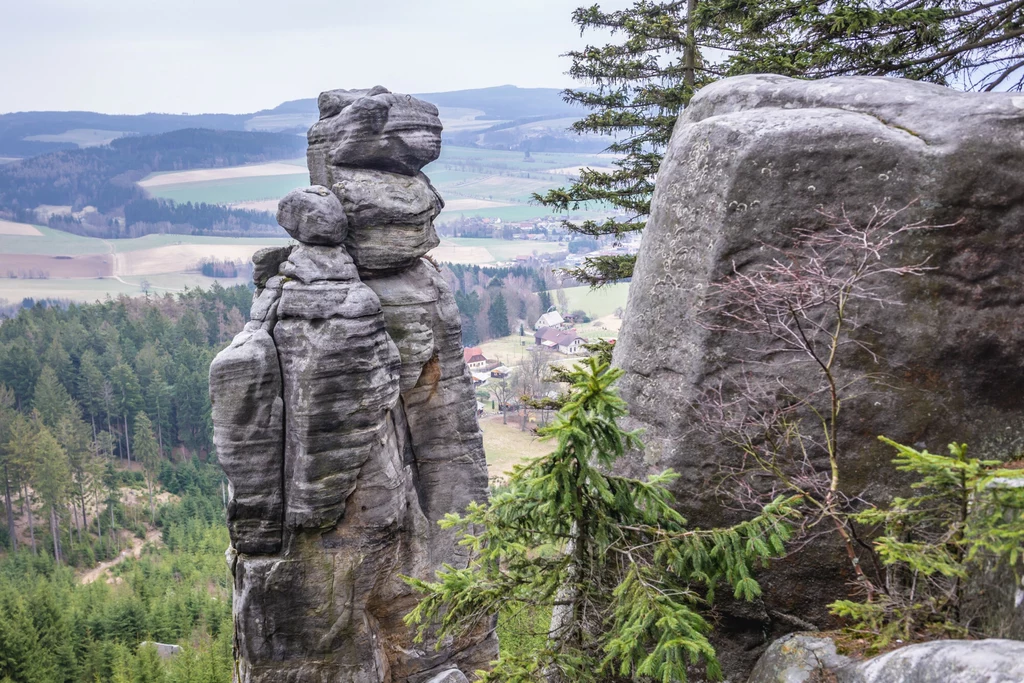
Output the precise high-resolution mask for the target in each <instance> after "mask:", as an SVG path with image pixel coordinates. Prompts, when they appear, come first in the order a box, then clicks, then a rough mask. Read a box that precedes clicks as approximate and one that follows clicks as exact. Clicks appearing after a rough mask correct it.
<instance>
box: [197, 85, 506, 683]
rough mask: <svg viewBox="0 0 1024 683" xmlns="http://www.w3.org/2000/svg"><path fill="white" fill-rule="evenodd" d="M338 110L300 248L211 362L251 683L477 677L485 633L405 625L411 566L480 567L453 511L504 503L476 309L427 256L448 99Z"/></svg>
mask: <svg viewBox="0 0 1024 683" xmlns="http://www.w3.org/2000/svg"><path fill="white" fill-rule="evenodd" d="M319 102H320V112H321V120H320V121H319V122H317V123H316V124H315V125H314V126H313V127H312V128H311V129H310V132H309V156H308V160H309V169H310V177H311V181H312V182H313V183H314V184H313V185H312V186H311V187H309V188H304V189H300V190H296V191H294V192H292V193H290V194H289V195H287V196H286V197H285V198H284V199H282V200H281V202H280V205H279V209H278V221H279V222H280V224H281V225H282V227H284V228H285V230H287V231H288V233H289V234H290V235H291V236H292V237H293V238H295V240H296V241H297V242H298V244H297V245H292V246H288V247H283V248H270V249H265V250H262V251H260V252H258V253H257V254H256V255H254V257H253V263H254V280H255V283H256V286H257V290H256V294H255V296H254V301H253V306H252V311H251V319H250V322H248V323H247V324H246V326H245V329H244V330H243V331H242V332H241V333H239V335H238V336H237V337H235V339H234V341H233V342H232V343H231V345H230V346H229V347H228V348H227V349H225V350H224V351H222V352H221V353H220V354H219V355H218V356H217V357H216V359H215V360H214V362H213V364H212V366H211V368H210V394H211V399H212V405H213V424H214V443H215V445H216V448H217V453H218V457H219V459H220V462H221V464H222V466H223V467H224V471H225V472H226V473H227V476H228V479H229V482H230V500H229V503H228V525H229V529H230V532H231V549H230V550H229V563H230V565H231V569H232V574H233V576H234V585H235V587H234V612H235V649H236V658H237V662H238V666H237V674H236V677H237V680H238V681H240V682H244V683H270V682H271V681H273V682H275V683H277V682H294V683H307V682H308V683H321V682H322V683H327V682H328V681H330V682H331V683H335V682H346V683H391V682H395V683H397V682H398V681H411V682H413V683H418V682H421V681H428V680H431V679H434V678H435V677H441V678H443V677H444V676H455V675H456V674H457V673H458V672H457V670H456V669H461V670H462V671H470V672H471V671H473V670H474V669H476V668H479V667H481V666H484V665H486V663H487V662H488V661H490V660H491V659H494V658H495V657H496V654H497V648H496V643H495V640H494V638H493V636H491V635H488V633H487V631H486V630H482V631H481V633H480V634H479V636H478V637H476V638H472V639H469V640H467V641H466V642H452V643H443V644H442V647H441V648H440V649H435V648H434V647H433V644H427V645H421V644H416V643H414V642H413V640H412V632H411V630H410V629H408V628H406V627H405V625H404V624H403V622H402V618H403V617H404V616H405V614H407V613H408V611H409V610H410V609H411V608H412V607H413V606H414V605H415V602H416V596H415V595H414V594H413V593H412V592H411V591H410V589H409V588H408V587H407V586H406V585H405V583H404V582H403V581H402V580H401V578H400V577H401V576H403V575H405V576H415V577H421V578H432V577H433V574H434V572H435V571H436V570H437V569H439V568H440V567H441V565H442V564H444V563H448V564H452V565H454V566H465V564H466V562H467V560H468V558H467V556H466V554H465V551H464V550H463V549H462V548H460V547H459V546H457V545H456V544H455V543H454V539H453V537H452V535H451V534H450V533H449V532H445V531H442V530H441V529H440V527H439V526H438V524H437V522H438V520H440V519H441V518H442V517H443V516H444V515H445V514H447V513H449V512H458V511H461V510H463V509H464V508H465V507H466V505H467V504H468V503H470V502H471V501H474V500H483V499H484V498H485V497H486V495H487V471H486V465H485V462H484V454H483V444H482V439H481V434H480V430H479V427H478V425H477V421H476V398H475V396H474V394H473V391H472V385H471V382H470V379H469V373H468V370H467V368H466V365H465V363H464V361H463V357H462V345H461V329H460V318H459V313H458V309H457V308H456V306H455V301H454V298H453V296H452V293H451V291H450V289H449V288H448V286H447V285H446V283H445V282H444V280H443V278H442V277H441V276H440V274H439V273H438V272H437V270H436V268H435V267H434V266H433V264H431V263H430V262H429V261H427V260H425V259H424V258H423V257H424V256H425V255H426V253H427V252H428V251H429V250H430V249H432V248H433V247H434V246H436V245H437V243H438V239H437V235H436V233H435V232H434V228H433V220H434V218H435V217H436V216H437V214H438V213H439V212H440V210H441V208H442V207H443V205H444V204H443V201H442V199H441V197H440V195H438V193H437V191H436V190H435V189H434V188H433V187H432V186H431V184H430V181H429V179H428V178H427V177H426V176H425V175H423V173H422V172H421V169H422V168H423V167H424V166H425V165H426V164H428V163H429V162H431V161H433V160H435V159H436V158H437V156H438V154H439V151H440V132H441V124H440V121H439V119H438V117H437V110H436V108H434V107H433V105H430V104H427V103H425V102H422V101H420V100H417V99H415V98H413V97H410V96H407V95H399V94H395V93H390V92H388V91H387V90H385V89H384V88H381V87H376V88H373V89H372V90H368V91H357V90H348V91H346V90H335V91H329V92H325V93H323V94H322V95H321V96H320V100H319ZM445 680H447V678H446V679H445ZM452 680H455V679H454V678H453V679H452Z"/></svg>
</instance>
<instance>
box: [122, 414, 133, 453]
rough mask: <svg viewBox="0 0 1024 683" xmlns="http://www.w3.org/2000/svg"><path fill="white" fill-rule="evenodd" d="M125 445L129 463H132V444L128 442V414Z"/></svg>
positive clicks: (125, 422) (125, 419) (125, 427)
mask: <svg viewBox="0 0 1024 683" xmlns="http://www.w3.org/2000/svg"><path fill="white" fill-rule="evenodd" d="M124 445H125V448H126V452H127V453H128V462H131V461H132V444H131V442H129V441H128V414H127V413H125V415H124Z"/></svg>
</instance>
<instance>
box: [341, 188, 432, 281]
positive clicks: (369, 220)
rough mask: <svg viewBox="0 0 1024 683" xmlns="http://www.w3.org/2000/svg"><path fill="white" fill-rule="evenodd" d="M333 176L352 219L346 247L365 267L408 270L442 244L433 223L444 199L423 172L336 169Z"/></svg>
mask: <svg viewBox="0 0 1024 683" xmlns="http://www.w3.org/2000/svg"><path fill="white" fill-rule="evenodd" d="M333 180H334V181H335V183H334V185H333V186H332V189H333V191H334V193H335V194H336V195H337V196H338V199H340V200H341V203H342V206H343V207H344V208H345V215H346V216H347V218H348V223H349V233H348V239H347V240H346V242H345V245H346V247H347V248H348V250H349V252H350V253H351V254H352V258H353V259H354V260H355V262H356V265H358V266H359V268H360V270H366V271H379V270H384V271H395V270H401V269H404V268H408V267H410V266H412V265H414V264H415V263H416V262H417V261H418V260H419V259H420V257H422V256H424V255H425V254H426V253H427V252H428V251H430V250H431V249H433V248H434V247H436V246H437V245H438V244H439V243H440V241H439V239H438V237H437V233H436V232H435V231H434V224H433V221H434V218H436V217H437V215H438V214H439V213H440V212H441V209H442V208H443V207H444V202H443V201H442V200H441V198H440V196H439V195H438V194H437V190H435V189H434V188H433V187H432V186H431V185H430V181H429V180H428V179H427V177H426V176H425V175H423V174H422V173H420V174H417V175H415V176H407V175H401V174H398V173H387V172H384V171H368V170H364V169H354V168H352V169H350V168H335V169H333Z"/></svg>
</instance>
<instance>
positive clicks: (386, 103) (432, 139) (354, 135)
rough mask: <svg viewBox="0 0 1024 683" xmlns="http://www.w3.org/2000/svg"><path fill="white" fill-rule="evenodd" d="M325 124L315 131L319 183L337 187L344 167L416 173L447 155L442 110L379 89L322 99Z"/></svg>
mask: <svg viewBox="0 0 1024 683" xmlns="http://www.w3.org/2000/svg"><path fill="white" fill-rule="evenodd" d="M318 104H319V106H320V120H319V121H317V122H316V123H315V124H313V127H312V128H310V129H309V151H308V152H307V159H308V164H309V173H310V178H311V179H312V182H313V184H314V185H323V186H325V187H331V186H332V185H333V184H334V183H335V182H337V181H336V180H334V174H335V173H336V169H337V168H338V167H354V168H367V169H374V170H378V171H390V172H392V173H402V174H405V175H416V174H417V173H419V171H420V169H422V168H423V167H424V166H426V165H427V164H429V163H430V162H431V161H434V160H436V159H437V157H438V156H440V154H441V119H440V118H438V115H437V107H435V106H434V105H432V104H430V103H428V102H424V101H423V100H418V99H416V98H415V97H413V96H411V95H398V94H396V93H392V92H388V90H387V89H386V88H382V87H381V86H377V87H375V88H372V89H370V90H331V91H329V92H325V93H323V94H322V95H320V99H319V101H318Z"/></svg>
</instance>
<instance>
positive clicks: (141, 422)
mask: <svg viewBox="0 0 1024 683" xmlns="http://www.w3.org/2000/svg"><path fill="white" fill-rule="evenodd" d="M135 458H136V460H137V461H138V462H140V463H142V471H143V473H144V474H145V477H146V488H147V489H148V490H149V518H150V522H151V523H152V524H156V507H155V504H154V502H153V486H154V485H155V484H156V478H157V475H158V474H159V473H160V447H159V445H158V444H157V441H156V437H155V436H154V435H153V423H152V422H150V421H149V417H147V416H146V413H144V412H141V411H140V412H139V414H138V415H136V416H135Z"/></svg>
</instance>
